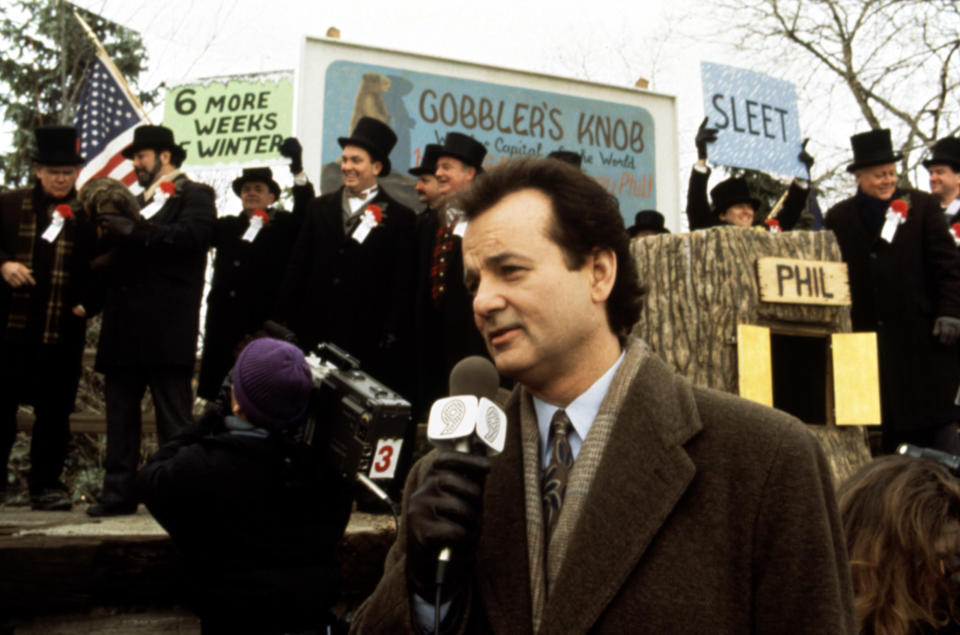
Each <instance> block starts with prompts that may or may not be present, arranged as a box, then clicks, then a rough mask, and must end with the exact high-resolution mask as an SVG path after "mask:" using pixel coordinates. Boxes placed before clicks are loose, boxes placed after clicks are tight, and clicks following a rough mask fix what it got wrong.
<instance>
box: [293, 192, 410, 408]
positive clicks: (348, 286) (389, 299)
mask: <svg viewBox="0 0 960 635" xmlns="http://www.w3.org/2000/svg"><path fill="white" fill-rule="evenodd" d="M342 193H343V188H342V187H341V188H340V189H338V190H337V191H335V192H330V193H328V194H324V195H323V196H320V197H319V198H316V199H314V200H313V202H311V203H310V205H309V206H308V207H307V210H306V215H305V217H304V219H303V227H302V229H301V230H300V235H299V238H298V239H297V244H296V246H295V247H294V249H293V254H292V256H291V258H290V263H289V265H288V267H287V274H286V276H285V278H284V282H283V286H282V287H281V291H280V297H279V300H278V304H277V309H276V312H275V316H276V317H277V318H278V320H279V321H281V322H284V323H286V324H287V325H288V326H289V327H290V328H291V329H292V330H293V331H294V332H295V333H296V334H297V339H298V341H299V344H300V346H301V347H302V348H303V349H304V350H306V351H310V350H313V348H314V347H315V346H316V345H317V344H319V343H322V342H333V343H334V344H336V345H337V346H339V347H340V348H343V349H344V350H346V351H347V352H348V353H350V354H351V355H353V356H354V357H356V358H357V359H359V360H360V366H361V368H362V369H363V370H365V371H366V372H368V373H369V374H371V375H372V376H373V377H375V378H376V379H378V380H379V381H381V382H383V383H384V384H386V385H387V386H389V387H390V388H392V389H394V390H397V391H399V392H400V393H401V394H403V395H404V396H406V397H408V398H409V396H410V386H412V374H413V373H412V372H411V371H412V368H413V362H412V361H411V358H412V342H411V330H412V322H413V316H412V313H413V311H412V309H413V278H414V223H415V217H414V213H413V211H411V210H410V209H409V208H407V207H404V206H403V205H401V204H400V203H398V202H397V201H396V200H394V199H393V198H392V197H391V196H390V195H389V194H387V192H386V191H385V190H384V189H383V187H381V188H380V189H379V191H378V193H377V195H376V196H375V197H374V199H373V200H372V201H371V202H370V204H376V205H378V206H379V207H380V208H381V210H382V212H383V219H382V222H381V223H380V224H379V225H377V226H376V227H375V228H374V229H373V230H372V231H371V232H370V234H369V235H368V236H367V237H366V239H365V240H364V241H363V243H358V242H357V241H356V240H354V239H353V238H352V237H351V236H349V235H347V234H346V232H345V231H344V226H343V212H342V202H341V196H342Z"/></svg>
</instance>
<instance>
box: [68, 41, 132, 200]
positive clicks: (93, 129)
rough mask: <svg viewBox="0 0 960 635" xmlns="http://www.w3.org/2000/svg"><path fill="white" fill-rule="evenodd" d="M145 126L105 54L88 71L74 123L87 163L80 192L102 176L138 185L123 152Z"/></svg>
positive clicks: (80, 178)
mask: <svg viewBox="0 0 960 635" xmlns="http://www.w3.org/2000/svg"><path fill="white" fill-rule="evenodd" d="M141 123H146V118H145V117H144V116H143V115H142V114H141V111H140V109H139V108H137V106H136V105H134V103H133V101H132V100H131V98H130V96H129V95H128V94H127V91H126V90H125V89H124V84H123V81H121V78H120V77H119V76H118V75H117V72H116V67H114V66H113V64H112V63H110V60H109V59H105V58H104V56H103V54H102V53H101V54H100V55H98V56H97V59H96V60H95V61H94V63H93V64H92V65H91V66H90V69H89V70H88V71H87V78H86V80H85V81H84V85H83V92H81V93H80V105H79V107H78V108H77V116H76V119H75V120H74V125H75V126H76V127H77V131H78V132H79V135H80V154H82V155H83V156H84V157H86V159H87V162H86V164H85V165H84V166H83V169H81V170H80V176H79V177H78V178H77V188H78V189H79V188H80V186H82V185H83V184H84V183H85V182H87V181H88V180H90V179H92V178H95V177H98V176H109V177H112V178H115V179H118V180H120V181H123V182H124V183H125V184H126V185H128V186H129V185H132V184H133V183H134V182H136V180H137V176H136V174H135V173H134V171H133V164H132V163H131V162H130V161H128V160H127V159H124V158H123V155H121V154H120V151H121V150H122V149H123V148H124V147H126V146H127V145H129V144H130V143H131V142H132V141H133V129H134V128H136V127H137V126H138V125H140V124H141Z"/></svg>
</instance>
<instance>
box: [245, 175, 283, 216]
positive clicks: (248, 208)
mask: <svg viewBox="0 0 960 635" xmlns="http://www.w3.org/2000/svg"><path fill="white" fill-rule="evenodd" d="M240 200H241V201H243V211H245V212H252V211H253V210H255V209H264V210H265V209H267V208H268V207H270V206H271V205H273V203H274V201H276V200H277V197H276V196H274V195H273V192H271V191H270V187H269V186H267V184H266V183H260V182H259V181H247V182H246V183H244V184H243V185H241V186H240Z"/></svg>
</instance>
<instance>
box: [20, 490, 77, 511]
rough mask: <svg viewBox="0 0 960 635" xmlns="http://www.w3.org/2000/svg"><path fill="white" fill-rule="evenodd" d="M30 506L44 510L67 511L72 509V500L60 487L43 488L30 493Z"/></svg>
mask: <svg viewBox="0 0 960 635" xmlns="http://www.w3.org/2000/svg"><path fill="white" fill-rule="evenodd" d="M30 507H31V509H35V510H38V511H44V512H68V511H70V510H71V509H73V501H72V500H71V499H70V494H68V493H67V492H66V491H64V490H62V489H45V490H41V491H40V492H39V493H37V494H31V495H30Z"/></svg>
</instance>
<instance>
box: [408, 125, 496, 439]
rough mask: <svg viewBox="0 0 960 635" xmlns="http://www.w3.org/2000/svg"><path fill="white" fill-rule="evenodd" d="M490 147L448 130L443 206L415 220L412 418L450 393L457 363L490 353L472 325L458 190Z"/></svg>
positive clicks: (442, 161) (440, 161) (441, 169)
mask: <svg viewBox="0 0 960 635" xmlns="http://www.w3.org/2000/svg"><path fill="white" fill-rule="evenodd" d="M486 154H487V149H486V147H484V145H483V144H482V143H480V142H479V141H477V140H476V139H474V138H473V137H470V136H468V135H465V134H461V133H459V132H450V133H448V134H447V136H446V139H445V140H444V143H443V146H441V147H440V148H439V150H437V168H436V176H437V181H438V182H439V184H440V195H441V197H442V200H441V202H440V204H439V205H438V206H437V207H436V208H435V209H433V210H429V213H423V214H421V215H420V216H419V217H418V218H417V306H416V335H417V339H416V342H417V346H416V348H417V360H418V364H417V379H418V380H419V386H418V389H417V398H416V403H415V404H414V416H415V417H417V418H418V420H421V421H422V420H424V419H425V418H426V415H427V413H428V411H429V408H430V404H431V403H433V401H434V400H436V399H438V398H440V397H445V396H447V383H448V378H449V375H450V371H451V370H452V369H453V367H454V365H455V364H456V363H457V362H458V361H460V360H461V359H463V358H464V357H468V356H470V355H487V352H486V347H485V346H484V344H483V340H482V339H481V337H480V335H479V333H477V328H476V326H474V323H473V309H472V299H471V297H470V293H469V292H468V291H467V289H466V287H464V285H463V258H462V256H461V251H460V240H461V238H462V237H463V231H464V229H465V227H466V225H465V223H464V222H463V220H462V214H461V213H460V210H459V209H458V207H457V201H456V197H457V194H458V193H460V192H463V191H464V190H466V189H467V188H469V187H470V185H471V184H472V183H473V180H474V178H475V177H476V176H477V174H479V173H481V172H482V171H483V159H484V157H485V156H486Z"/></svg>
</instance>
